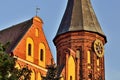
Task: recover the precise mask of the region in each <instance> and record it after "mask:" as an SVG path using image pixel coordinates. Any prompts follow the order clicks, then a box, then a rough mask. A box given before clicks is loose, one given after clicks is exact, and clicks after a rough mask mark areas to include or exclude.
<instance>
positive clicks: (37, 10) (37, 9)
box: [36, 7, 40, 16]
mask: <svg viewBox="0 0 120 80" xmlns="http://www.w3.org/2000/svg"><path fill="white" fill-rule="evenodd" d="M39 10H40V8H38V7H36V16H37V14H38V12H39Z"/></svg>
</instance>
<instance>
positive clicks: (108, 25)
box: [0, 0, 120, 80]
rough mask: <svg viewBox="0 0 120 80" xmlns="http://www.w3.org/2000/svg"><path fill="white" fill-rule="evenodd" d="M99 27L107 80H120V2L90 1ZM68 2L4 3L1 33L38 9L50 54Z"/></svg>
mask: <svg viewBox="0 0 120 80" xmlns="http://www.w3.org/2000/svg"><path fill="white" fill-rule="evenodd" d="M91 2H92V5H93V7H94V10H95V13H96V15H97V18H98V20H99V23H100V25H101V27H102V29H103V31H104V32H105V34H106V36H107V40H108V43H107V44H106V45H105V70H106V72H105V73H106V80H120V58H119V57H120V51H119V50H120V36H119V35H120V0H109V1H108V0H91ZM66 4H67V0H12V1H11V0H1V1H0V30H1V29H4V28H7V27H9V26H12V25H15V24H17V23H20V22H23V21H25V20H28V19H30V18H32V17H33V16H35V14H36V13H35V8H36V6H38V7H39V8H40V11H39V13H38V16H40V17H41V18H42V20H43V22H44V25H43V28H44V32H45V34H46V37H47V40H48V43H49V45H50V48H51V51H52V52H53V55H54V56H55V53H56V51H55V50H56V49H55V47H54V44H53V42H52V40H53V38H54V36H55V34H56V32H57V29H58V27H59V24H60V21H61V19H62V16H63V13H64V10H65V7H66Z"/></svg>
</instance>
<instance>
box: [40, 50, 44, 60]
mask: <svg viewBox="0 0 120 80" xmlns="http://www.w3.org/2000/svg"><path fill="white" fill-rule="evenodd" d="M43 55H44V51H43V49H40V60H41V61H43V60H44V59H43V58H44V57H43Z"/></svg>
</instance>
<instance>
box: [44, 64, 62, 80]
mask: <svg viewBox="0 0 120 80" xmlns="http://www.w3.org/2000/svg"><path fill="white" fill-rule="evenodd" d="M47 70H48V71H47V74H46V76H42V79H43V80H60V77H59V76H58V67H57V66H56V65H55V64H51V65H48V66H47Z"/></svg>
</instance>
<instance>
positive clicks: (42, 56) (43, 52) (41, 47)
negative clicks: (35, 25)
mask: <svg viewBox="0 0 120 80" xmlns="http://www.w3.org/2000/svg"><path fill="white" fill-rule="evenodd" d="M38 55H39V56H38V58H39V65H40V66H42V67H45V66H46V65H45V61H46V59H45V58H46V56H45V55H46V49H45V45H44V43H39V53H38Z"/></svg>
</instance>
